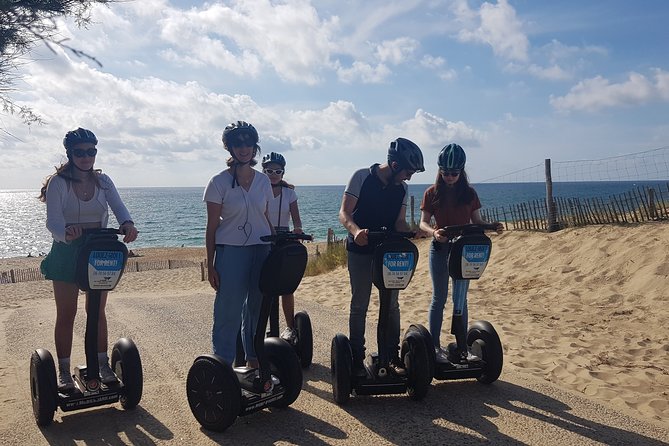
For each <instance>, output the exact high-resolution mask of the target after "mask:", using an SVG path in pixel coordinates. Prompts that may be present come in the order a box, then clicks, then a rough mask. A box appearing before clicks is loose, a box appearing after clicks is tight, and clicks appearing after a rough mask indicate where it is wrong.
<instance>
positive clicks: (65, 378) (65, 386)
mask: <svg viewBox="0 0 669 446" xmlns="http://www.w3.org/2000/svg"><path fill="white" fill-rule="evenodd" d="M73 390H74V381H73V380H72V375H70V371H69V370H63V369H59V370H58V391H59V392H64V393H69V392H71V391H73Z"/></svg>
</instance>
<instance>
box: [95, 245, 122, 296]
mask: <svg viewBox="0 0 669 446" xmlns="http://www.w3.org/2000/svg"><path fill="white" fill-rule="evenodd" d="M123 263H124V255H123V252H120V251H91V252H90V255H89V256H88V284H89V286H90V289H92V290H109V289H113V288H114V287H116V283H117V282H118V280H119V279H120V278H121V272H122V271H123Z"/></svg>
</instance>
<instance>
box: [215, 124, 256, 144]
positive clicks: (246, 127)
mask: <svg viewBox="0 0 669 446" xmlns="http://www.w3.org/2000/svg"><path fill="white" fill-rule="evenodd" d="M259 139H260V138H259V137H258V131H257V130H256V129H255V127H253V126H252V125H251V124H249V123H248V122H244V121H237V122H233V123H232V124H229V125H228V126H226V127H225V129H224V130H223V137H222V140H223V145H224V146H225V148H226V149H227V150H230V149H231V148H233V147H238V146H240V145H242V144H248V145H250V146H252V147H256V146H257V145H258V141H259Z"/></svg>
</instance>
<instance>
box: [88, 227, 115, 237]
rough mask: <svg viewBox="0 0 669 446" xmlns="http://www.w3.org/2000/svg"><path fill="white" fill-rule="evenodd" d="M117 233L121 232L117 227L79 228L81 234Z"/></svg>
mask: <svg viewBox="0 0 669 446" xmlns="http://www.w3.org/2000/svg"><path fill="white" fill-rule="evenodd" d="M93 234H95V235H119V234H122V232H121V230H120V229H119V228H85V229H82V230H81V235H82V236H85V235H93Z"/></svg>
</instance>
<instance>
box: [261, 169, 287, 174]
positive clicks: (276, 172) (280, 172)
mask: <svg viewBox="0 0 669 446" xmlns="http://www.w3.org/2000/svg"><path fill="white" fill-rule="evenodd" d="M264 172H265V173H268V174H270V175H283V172H285V171H284V170H283V169H265V170H264Z"/></svg>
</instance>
